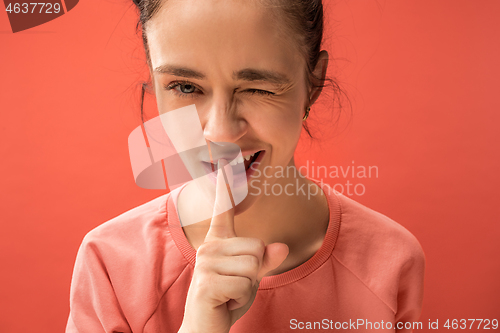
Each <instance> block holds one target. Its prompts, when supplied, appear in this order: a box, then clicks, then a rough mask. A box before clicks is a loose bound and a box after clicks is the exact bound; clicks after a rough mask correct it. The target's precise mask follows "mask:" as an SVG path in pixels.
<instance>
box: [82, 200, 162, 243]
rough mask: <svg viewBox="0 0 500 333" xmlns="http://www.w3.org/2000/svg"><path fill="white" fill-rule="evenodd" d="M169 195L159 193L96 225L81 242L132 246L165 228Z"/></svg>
mask: <svg viewBox="0 0 500 333" xmlns="http://www.w3.org/2000/svg"><path fill="white" fill-rule="evenodd" d="M169 195H170V193H167V194H164V195H161V196H159V197H157V198H155V199H153V200H150V201H148V202H146V203H144V204H142V205H140V206H137V207H134V208H132V209H129V210H128V211H126V212H124V213H122V214H120V215H118V216H116V217H114V218H112V219H109V220H108V221H106V222H104V223H102V224H100V225H98V226H97V227H95V228H94V229H92V230H90V231H89V232H88V233H87V234H86V235H85V237H84V239H83V242H82V244H86V243H94V244H99V245H102V246H105V245H106V244H109V245H113V246H114V245H118V244H120V243H123V244H127V245H128V247H133V245H134V244H136V245H138V243H140V242H141V241H144V240H145V238H149V237H151V236H153V235H154V234H155V233H156V232H158V231H159V230H165V229H166V225H167V215H166V203H167V200H168V198H169Z"/></svg>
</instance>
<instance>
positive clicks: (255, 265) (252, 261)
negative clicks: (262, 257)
mask: <svg viewBox="0 0 500 333" xmlns="http://www.w3.org/2000/svg"><path fill="white" fill-rule="evenodd" d="M247 265H248V267H249V269H250V271H251V272H255V271H257V270H258V269H259V259H258V258H257V257H255V256H248V258H247Z"/></svg>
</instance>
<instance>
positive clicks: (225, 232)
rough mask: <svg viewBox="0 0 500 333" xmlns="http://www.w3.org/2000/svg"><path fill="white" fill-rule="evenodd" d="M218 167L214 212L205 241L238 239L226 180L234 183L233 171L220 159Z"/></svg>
mask: <svg viewBox="0 0 500 333" xmlns="http://www.w3.org/2000/svg"><path fill="white" fill-rule="evenodd" d="M217 166H218V171H217V182H216V186H215V202H214V211H213V215H212V221H211V222H210V229H209V230H208V232H207V235H206V236H205V241H207V240H210V239H213V238H230V237H236V232H235V231H234V208H233V204H232V201H231V197H230V196H231V193H230V187H229V184H227V183H226V179H225V178H227V180H228V181H229V182H231V181H232V177H233V174H232V173H233V170H232V168H231V165H229V164H228V163H227V161H226V160H225V159H220V160H219V163H218V165H217ZM224 176H226V177H224Z"/></svg>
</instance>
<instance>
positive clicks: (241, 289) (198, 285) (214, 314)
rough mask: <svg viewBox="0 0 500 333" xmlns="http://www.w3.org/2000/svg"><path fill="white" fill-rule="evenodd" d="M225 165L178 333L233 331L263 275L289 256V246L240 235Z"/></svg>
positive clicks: (223, 164) (253, 296)
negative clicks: (235, 229)
mask: <svg viewBox="0 0 500 333" xmlns="http://www.w3.org/2000/svg"><path fill="white" fill-rule="evenodd" d="M226 165H227V161H225V160H219V172H218V174H217V185H216V196H215V205H214V216H213V217H212V221H211V223H210V229H209V230H208V233H207V235H206V237H205V241H204V243H203V244H202V245H200V247H199V248H198V250H197V253H196V265H195V268H194V273H193V278H192V280H191V285H190V287H189V291H188V294H187V299H186V307H185V310H184V319H183V322H182V326H181V329H180V331H179V332H186V333H198V332H200V333H201V332H204V333H227V332H229V329H230V328H231V326H232V325H233V324H234V323H235V322H236V321H237V320H238V319H239V318H241V317H242V316H243V315H244V314H245V313H246V312H247V311H248V309H249V308H250V306H251V305H252V303H253V301H254V299H255V296H256V294H257V289H258V288H259V283H260V281H261V280H262V278H263V277H264V275H265V274H266V273H267V272H269V271H271V270H273V269H275V268H276V267H278V266H279V265H280V264H281V263H282V262H283V261H284V260H285V259H286V257H287V256H288V246H287V245H286V244H283V243H273V244H269V245H267V246H266V245H265V244H264V242H263V241H262V240H260V239H258V238H246V237H236V233H235V231H234V209H233V208H232V204H231V202H230V199H229V195H228V194H227V193H228V190H227V188H228V185H226V182H225V181H224V176H223V173H222V172H221V171H222V169H224V171H225V172H226V175H227V178H228V179H229V181H230V182H231V181H232V170H231V166H228V167H225V166H226ZM229 207H231V209H229V210H227V208H229ZM224 210H226V211H225V212H224ZM220 212H223V213H220Z"/></svg>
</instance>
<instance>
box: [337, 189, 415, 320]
mask: <svg viewBox="0 0 500 333" xmlns="http://www.w3.org/2000/svg"><path fill="white" fill-rule="evenodd" d="M337 196H338V198H339V201H340V204H341V209H342V212H341V224H340V230H339V236H338V239H337V243H336V245H335V249H334V253H333V254H334V258H335V259H336V260H337V261H339V262H340V263H341V264H342V265H344V266H345V267H346V268H347V269H349V270H350V271H351V272H352V273H353V275H355V276H356V277H357V278H358V279H360V280H361V281H362V282H363V283H364V284H365V285H366V286H367V287H368V288H370V289H371V290H372V292H374V293H375V294H376V295H377V296H378V297H380V298H381V299H382V300H383V301H384V302H385V303H386V304H387V305H388V306H389V307H390V308H391V309H392V310H393V311H396V309H397V294H398V286H399V285H400V283H401V281H400V280H401V279H402V278H404V276H406V274H407V272H411V273H413V274H418V275H420V276H423V274H424V268H425V254H424V251H423V249H422V246H421V245H420V242H419V241H418V240H417V238H416V237H415V236H414V235H413V234H412V233H411V232H410V231H409V230H408V229H406V228H405V227H403V226H402V225H401V224H399V223H397V222H396V221H394V220H393V219H391V218H389V217H387V216H386V215H384V214H381V213H379V212H377V211H375V210H373V209H370V208H368V207H366V206H364V205H362V204H361V203H359V202H357V201H355V200H353V199H350V198H348V197H346V196H344V195H342V194H340V193H338V194H337Z"/></svg>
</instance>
